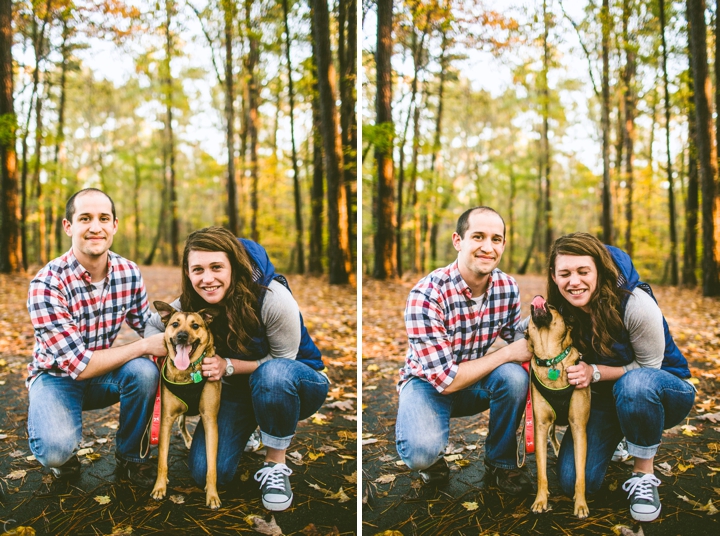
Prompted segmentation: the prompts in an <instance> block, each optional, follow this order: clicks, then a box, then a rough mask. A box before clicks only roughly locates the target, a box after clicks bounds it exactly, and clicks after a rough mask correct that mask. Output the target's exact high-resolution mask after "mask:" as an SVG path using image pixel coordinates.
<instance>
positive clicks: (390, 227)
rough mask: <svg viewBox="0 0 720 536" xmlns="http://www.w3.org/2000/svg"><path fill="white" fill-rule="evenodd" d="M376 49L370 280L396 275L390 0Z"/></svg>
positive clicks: (381, 13)
mask: <svg viewBox="0 0 720 536" xmlns="http://www.w3.org/2000/svg"><path fill="white" fill-rule="evenodd" d="M377 6H378V24H377V48H376V51H375V62H376V65H377V67H376V73H377V94H376V97H375V99H376V102H375V109H376V113H377V119H376V122H375V127H376V128H377V129H378V132H377V137H378V138H379V141H378V142H377V143H376V144H375V159H376V160H377V185H378V186H377V195H376V197H375V201H376V206H375V269H374V270H373V277H375V278H376V279H388V278H393V277H396V276H397V267H396V266H395V260H396V259H395V221H394V219H395V214H394V206H393V204H394V201H395V200H394V197H395V195H394V189H395V187H394V173H393V139H394V137H395V126H394V124H393V119H392V66H391V65H390V58H391V56H392V16H393V13H392V12H393V0H378V4H377Z"/></svg>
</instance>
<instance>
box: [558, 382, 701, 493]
mask: <svg viewBox="0 0 720 536" xmlns="http://www.w3.org/2000/svg"><path fill="white" fill-rule="evenodd" d="M613 397H614V399H615V405H614V407H613V406H609V407H602V406H603V405H602V404H600V403H597V402H598V401H596V400H595V399H591V401H590V406H591V409H590V419H589V420H588V424H587V445H588V453H587V465H586V467H585V486H586V490H587V492H588V493H594V492H596V491H598V490H599V489H600V486H602V482H603V479H604V478H605V472H606V471H607V468H608V465H609V463H610V459H611V458H612V455H613V453H614V452H615V448H616V447H617V445H618V443H619V442H620V440H621V439H622V438H623V437H625V438H626V439H627V444H628V453H629V454H630V455H631V456H634V457H636V458H641V459H650V458H652V457H654V456H655V454H656V453H657V450H658V447H660V441H661V439H662V433H663V430H666V429H668V428H672V427H673V426H676V425H677V424H679V423H681V422H682V421H683V419H684V418H685V417H686V416H687V414H688V413H690V410H691V409H692V406H693V404H694V402H695V389H694V388H693V386H692V385H690V384H689V383H687V382H686V381H683V380H681V379H680V378H678V377H677V376H674V375H673V374H670V373H669V372H665V371H664V370H660V369H652V368H640V369H633V370H631V371H628V372H627V373H625V374H623V375H622V376H621V377H620V379H619V380H617V381H616V382H615V385H614V386H613ZM557 466H558V476H559V478H560V485H561V486H562V489H563V491H564V492H565V493H566V494H567V495H569V496H572V495H573V494H574V492H575V458H574V448H573V439H572V432H571V431H570V428H568V430H567V432H566V433H565V437H564V438H563V441H562V445H561V446H560V453H559V455H558V461H557Z"/></svg>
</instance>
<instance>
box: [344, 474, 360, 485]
mask: <svg viewBox="0 0 720 536" xmlns="http://www.w3.org/2000/svg"><path fill="white" fill-rule="evenodd" d="M343 478H344V479H345V480H347V481H348V482H350V483H351V484H357V471H354V472H353V474H351V475H343Z"/></svg>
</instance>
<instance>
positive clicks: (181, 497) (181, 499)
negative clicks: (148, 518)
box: [168, 495, 185, 504]
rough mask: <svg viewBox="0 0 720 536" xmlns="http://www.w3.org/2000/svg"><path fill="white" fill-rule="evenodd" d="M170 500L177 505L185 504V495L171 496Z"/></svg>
mask: <svg viewBox="0 0 720 536" xmlns="http://www.w3.org/2000/svg"><path fill="white" fill-rule="evenodd" d="M168 498H169V499H170V500H171V501H172V502H174V503H175V504H183V503H184V502H185V496H184V495H170V497H168Z"/></svg>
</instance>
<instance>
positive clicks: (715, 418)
mask: <svg viewBox="0 0 720 536" xmlns="http://www.w3.org/2000/svg"><path fill="white" fill-rule="evenodd" d="M695 418H696V419H697V420H698V421H710V422H712V423H718V422H720V412H718V413H705V414H704V415H698V416H697V417H695Z"/></svg>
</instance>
